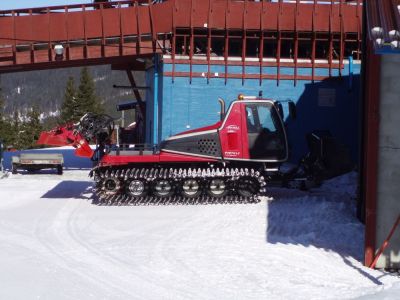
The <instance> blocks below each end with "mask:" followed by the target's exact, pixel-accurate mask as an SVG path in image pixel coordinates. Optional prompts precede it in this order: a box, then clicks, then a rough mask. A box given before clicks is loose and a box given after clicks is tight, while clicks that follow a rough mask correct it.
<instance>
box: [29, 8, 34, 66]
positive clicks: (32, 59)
mask: <svg viewBox="0 0 400 300" xmlns="http://www.w3.org/2000/svg"><path fill="white" fill-rule="evenodd" d="M29 18H30V24H31V26H30V28H29V29H30V32H31V35H30V36H31V38H30V41H29V47H30V57H31V63H32V64H33V63H35V48H34V45H33V26H32V24H33V22H32V9H30V10H29Z"/></svg>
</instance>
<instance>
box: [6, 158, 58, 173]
mask: <svg viewBox="0 0 400 300" xmlns="http://www.w3.org/2000/svg"><path fill="white" fill-rule="evenodd" d="M63 166H64V157H63V155H62V154H60V153H51V154H49V153H22V154H20V155H18V156H13V157H12V173H13V174H16V173H17V171H18V169H23V170H26V171H28V172H34V171H38V170H42V169H56V170H57V174H59V175H62V173H63Z"/></svg>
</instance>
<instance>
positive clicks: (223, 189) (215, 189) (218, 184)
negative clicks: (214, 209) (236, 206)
mask: <svg viewBox="0 0 400 300" xmlns="http://www.w3.org/2000/svg"><path fill="white" fill-rule="evenodd" d="M207 193H208V194H209V195H210V196H212V197H215V198H220V197H223V196H225V195H226V194H227V193H228V189H227V186H226V182H225V181H224V180H223V179H222V178H215V179H211V180H210V183H209V184H208V188H207Z"/></svg>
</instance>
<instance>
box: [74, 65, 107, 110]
mask: <svg viewBox="0 0 400 300" xmlns="http://www.w3.org/2000/svg"><path fill="white" fill-rule="evenodd" d="M77 101H78V108H77V112H78V113H79V115H80V117H82V116H83V115H84V114H86V113H88V112H91V113H102V112H103V111H104V109H103V107H102V104H101V102H100V99H99V97H97V95H96V93H95V85H94V81H93V78H92V76H91V75H90V73H89V70H88V68H82V71H81V78H80V84H79V87H78V92H77Z"/></svg>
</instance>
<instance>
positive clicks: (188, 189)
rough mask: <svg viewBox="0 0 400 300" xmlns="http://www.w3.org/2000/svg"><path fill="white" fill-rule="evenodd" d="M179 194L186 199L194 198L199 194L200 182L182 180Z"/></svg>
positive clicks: (191, 179) (190, 179)
mask: <svg viewBox="0 0 400 300" xmlns="http://www.w3.org/2000/svg"><path fill="white" fill-rule="evenodd" d="M181 194H182V196H184V197H187V198H196V197H197V196H199V195H200V194H201V188H200V182H199V181H198V180H197V179H193V178H189V179H186V180H184V181H183V182H182V192H181Z"/></svg>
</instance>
